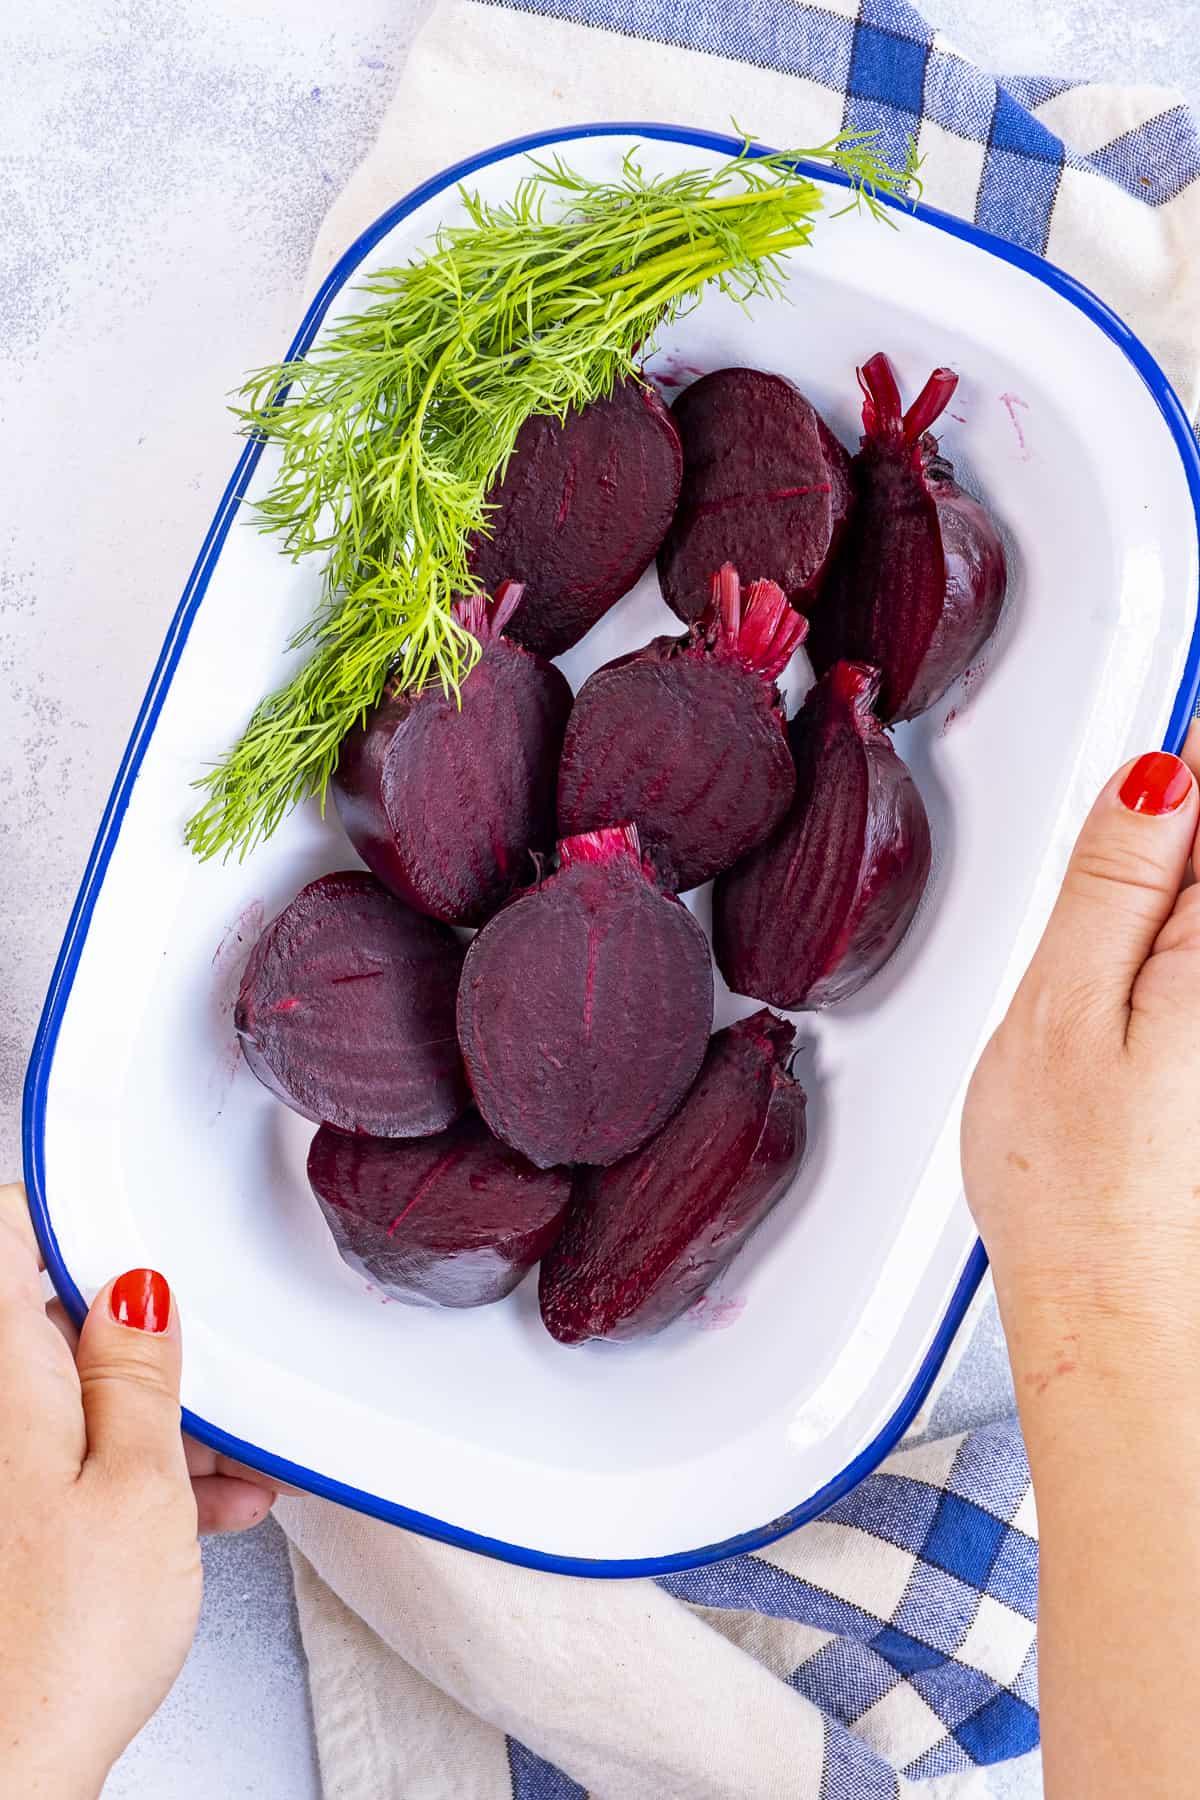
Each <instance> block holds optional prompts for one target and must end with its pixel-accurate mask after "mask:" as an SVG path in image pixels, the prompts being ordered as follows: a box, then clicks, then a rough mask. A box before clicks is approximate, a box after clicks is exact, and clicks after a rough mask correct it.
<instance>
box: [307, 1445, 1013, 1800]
mask: <svg viewBox="0 0 1200 1800" xmlns="http://www.w3.org/2000/svg"><path fill="white" fill-rule="evenodd" d="M276 1512H277V1516H278V1517H279V1519H280V1521H281V1523H282V1525H283V1527H284V1530H285V1531H286V1532H287V1533H288V1535H289V1537H290V1538H291V1540H292V1561H293V1568H294V1570H295V1575H296V1591H297V1599H298V1602H299V1610H300V1623H301V1628H302V1631H303V1634H304V1643H305V1649H306V1651H307V1654H308V1661H309V1674H310V1681H311V1684H312V1696H313V1714H314V1718H315V1721H316V1729H317V1741H318V1746H319V1749H320V1756H321V1766H322V1771H323V1774H324V1779H325V1791H326V1794H327V1796H328V1800H385V1797H386V1800H391V1797H392V1796H395V1797H396V1800H588V1797H589V1796H591V1800H684V1797H685V1796H686V1797H687V1800H776V1797H778V1800H783V1797H784V1796H786V1797H787V1800H896V1797H897V1796H899V1795H906V1796H907V1795H909V1794H912V1793H915V1792H917V1791H920V1792H921V1793H922V1794H929V1795H936V1796H938V1797H939V1800H948V1797H949V1796H950V1795H953V1796H954V1797H955V1800H962V1797H964V1796H967V1795H983V1794H986V1793H987V1792H988V1791H989V1790H988V1787H987V1778H986V1772H985V1771H986V1766H987V1765H990V1764H993V1763H996V1762H998V1761H1000V1760H1001V1759H1003V1758H1008V1757H1013V1756H1019V1755H1021V1754H1022V1753H1023V1752H1025V1751H1027V1750H1031V1749H1032V1748H1033V1747H1034V1746H1035V1745H1036V1743H1037V1740H1038V1716H1037V1649H1036V1643H1035V1635H1034V1613H1035V1607H1036V1594H1037V1540H1036V1529H1037V1527H1036V1522H1035V1517H1034V1510H1033V1499H1032V1493H1031V1489H1030V1483H1029V1472H1028V1469H1027V1467H1026V1464H1025V1456H1024V1452H1023V1449H1022V1447H1021V1441H1020V1437H1019V1435H1018V1432H1017V1428H1016V1426H1015V1424H1014V1423H1013V1422H1011V1421H1006V1422H1004V1423H1002V1424H999V1425H995V1426H991V1427H988V1428H985V1429H981V1430H978V1431H974V1432H971V1433H970V1434H968V1435H967V1436H965V1437H959V1438H945V1439H941V1440H939V1441H936V1442H933V1443H929V1444H924V1445H919V1446H916V1447H914V1448H909V1449H905V1450H902V1451H900V1452H899V1453H898V1454H896V1455H894V1456H893V1457H891V1458H890V1459H889V1461H888V1462H887V1463H885V1464H884V1465H883V1467H882V1468H881V1469H880V1470H879V1471H878V1473H876V1474H875V1475H872V1476H870V1477H869V1478H868V1479H867V1480H866V1481H865V1482H863V1483H862V1485H861V1486H860V1487H858V1488H857V1489H855V1491H854V1492H853V1493H852V1494H850V1495H849V1496H848V1497H847V1498H846V1499H844V1500H842V1501H840V1502H839V1503H838V1504H837V1505H836V1506H835V1507H833V1508H832V1510H831V1511H830V1512H828V1513H827V1514H826V1515H825V1516H824V1518H822V1519H820V1520H818V1521H817V1522H816V1523H815V1524H812V1525H806V1526H805V1527H804V1528H803V1530H801V1531H797V1532H795V1533H793V1534H792V1536H790V1537H788V1538H784V1539H783V1540H781V1541H780V1542H779V1543H778V1544H774V1545H772V1546H771V1547H770V1548H769V1549H767V1550H764V1551H760V1552H754V1553H753V1554H751V1555H748V1556H739V1557H734V1558H732V1559H730V1560H729V1561H727V1562H723V1563H717V1564H714V1565H713V1566H712V1567H711V1568H707V1569H696V1570H691V1571H688V1572H686V1573H684V1574H679V1575H672V1576H669V1577H667V1578H665V1579H663V1580H661V1581H659V1582H656V1583H652V1582H649V1581H637V1582H624V1583H615V1582H598V1581H596V1582H589V1581H579V1580H574V1579H572V1578H570V1577H567V1576H556V1575H536V1574H531V1573H529V1572H528V1571H526V1570H522V1569H514V1568H508V1567H506V1566H504V1565H500V1564H493V1563H486V1562H483V1561H481V1560H480V1559H479V1558H477V1557H472V1556H470V1555H468V1554H466V1553H465V1552H463V1551H458V1550H453V1549H450V1548H448V1547H447V1546H445V1545H442V1544H435V1543H430V1542H428V1541H426V1540H424V1539H421V1538H414V1537H408V1536H406V1535H404V1534H403V1533H400V1532H397V1531H394V1530H393V1529H392V1528H390V1527H389V1526H386V1525H383V1524H380V1523H377V1522H375V1521H372V1520H366V1519H360V1518H356V1517H354V1516H353V1515H351V1514H349V1513H343V1512H340V1511H339V1510H338V1509H337V1508H335V1507H331V1506H324V1505H320V1504H318V1503H316V1502H313V1501H305V1500H283V1501H280V1502H279V1505H278V1507H277V1509H276ZM914 1783H922V1784H923V1783H930V1784H931V1785H929V1786H922V1787H921V1788H920V1789H919V1790H917V1789H916V1788H915V1787H914V1786H913V1784H914Z"/></svg>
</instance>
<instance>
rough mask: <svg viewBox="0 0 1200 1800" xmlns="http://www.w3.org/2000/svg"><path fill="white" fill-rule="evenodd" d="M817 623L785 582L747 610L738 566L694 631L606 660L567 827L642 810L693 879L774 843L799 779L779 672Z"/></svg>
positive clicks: (659, 845) (672, 860)
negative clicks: (791, 600)
mask: <svg viewBox="0 0 1200 1800" xmlns="http://www.w3.org/2000/svg"><path fill="white" fill-rule="evenodd" d="M807 629H808V627H807V624H806V622H805V621H804V620H803V619H802V618H801V617H800V615H799V614H798V613H796V612H793V610H792V608H791V607H790V606H789V605H788V603H787V598H786V596H785V595H784V593H783V590H782V588H778V587H776V585H775V583H774V582H773V581H756V582H755V583H754V585H753V586H752V587H751V589H750V592H749V594H748V595H747V597H746V603H745V606H744V607H743V605H742V601H741V588H740V584H739V582H738V578H737V574H736V572H735V570H734V568H733V566H732V564H728V563H727V564H726V565H725V567H724V568H723V569H722V570H721V571H720V573H719V574H718V575H715V576H714V577H713V581H712V598H711V600H710V601H709V604H708V607H707V608H706V610H705V611H704V612H703V613H702V614H701V616H700V618H699V619H698V620H697V622H696V624H695V625H694V626H693V627H692V630H691V631H690V633H689V634H688V636H687V637H683V638H667V637H661V638H655V640H654V642H653V643H651V644H647V645H646V648H645V649H644V650H635V651H634V653H633V654H632V655H631V656H622V657H618V659H617V660H616V661H615V662H610V663H606V664H605V666H604V667H603V668H602V669H597V670H596V673H595V674H594V675H592V676H591V677H590V678H589V679H588V680H587V681H585V682H584V684H583V686H582V688H580V690H579V694H578V696H577V698H576V701H575V706H574V709H573V710H572V713H571V719H570V723H569V724H568V726H567V735H566V740H565V742H564V745H563V755H562V763H561V765H560V767H559V772H558V828H559V830H560V832H562V834H563V836H564V837H566V836H571V835H574V834H575V833H577V832H582V831H591V830H594V829H595V828H596V827H597V826H601V825H609V824H611V823H612V821H613V820H614V819H635V820H636V821H637V826H638V831H639V833H640V835H641V838H642V840H643V842H644V843H646V844H647V845H648V846H649V847H651V848H652V849H653V852H654V856H655V861H656V863H659V864H660V865H661V866H662V867H664V868H668V869H669V870H670V871H671V876H672V879H673V880H674V882H675V884H676V885H677V886H678V887H680V888H692V887H698V886H699V884H700V883H701V882H702V881H709V880H711V879H712V877H713V876H714V875H715V874H717V872H718V871H719V870H721V869H725V868H728V867H729V864H730V863H732V862H736V861H737V859H738V857H739V856H744V855H745V853H746V851H747V850H752V849H753V848H754V846H755V844H760V843H761V842H762V840H763V839H764V838H765V837H767V836H768V835H769V834H770V833H771V832H772V831H773V830H774V828H775V826H776V825H777V824H778V823H779V821H780V819H781V818H782V817H783V815H784V813H785V812H786V811H787V809H788V805H789V803H790V801H791V798H792V794H793V792H794V790H795V786H796V774H795V769H794V766H793V763H792V755H791V751H790V750H789V749H788V745H787V735H786V726H785V723H784V716H783V702H782V700H781V699H780V694H779V689H778V688H777V687H776V685H775V680H776V677H777V676H778V675H779V674H780V673H781V671H782V670H783V668H784V666H785V664H786V663H787V661H788V658H789V657H790V656H791V654H792V651H793V650H794V649H795V647H796V645H797V644H800V643H803V641H804V634H805V632H806V630H807Z"/></svg>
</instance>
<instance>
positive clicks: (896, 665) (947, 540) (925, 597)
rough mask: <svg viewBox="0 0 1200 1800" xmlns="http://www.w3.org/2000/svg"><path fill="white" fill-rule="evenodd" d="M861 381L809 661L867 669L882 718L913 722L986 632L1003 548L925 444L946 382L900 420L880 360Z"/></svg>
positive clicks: (945, 396) (948, 377)
mask: <svg viewBox="0 0 1200 1800" xmlns="http://www.w3.org/2000/svg"><path fill="white" fill-rule="evenodd" d="M858 379H859V383H860V385H861V387H862V390H863V393H864V395H865V396H866V398H865V400H864V402H863V425H864V427H865V431H864V436H863V440H862V449H861V450H860V451H859V453H858V455H857V456H856V457H855V459H854V485H855V489H856V493H857V500H856V503H855V508H854V514H853V517H852V519H851V522H850V527H849V530H848V531H847V533H846V537H845V541H844V543H843V545H842V548H841V550H840V552H839V554H838V556H837V558H836V560H835V562H834V566H833V569H832V571H831V573H830V577H829V582H828V584H827V587H826V591H825V598H824V600H823V602H822V604H821V606H820V607H819V609H818V611H817V613H816V616H815V618H814V621H813V632H812V637H811V638H810V640H809V646H808V648H809V655H810V656H811V657H812V660H813V666H814V668H816V670H817V671H818V673H820V672H822V671H823V670H825V669H827V668H829V667H830V666H831V665H832V664H833V663H835V662H837V661H838V660H839V659H840V658H845V657H850V658H853V659H855V660H856V661H860V662H866V663H870V664H871V665H872V666H873V667H874V668H877V669H879V670H880V672H881V675H882V683H881V687H880V694H879V714H880V717H881V718H882V719H884V720H885V721H888V720H894V719H911V718H914V717H915V716H916V714H917V713H919V712H924V711H925V708H926V707H927V706H932V705H933V703H934V701H935V700H940V699H941V697H942V695H943V694H944V693H945V691H946V689H947V688H948V687H949V686H950V683H951V682H952V681H955V680H957V678H958V677H959V676H960V675H961V674H962V673H963V671H964V669H966V667H967V666H968V664H969V663H970V661H971V659H972V657H973V656H975V655H976V653H977V652H978V651H979V649H980V648H981V647H982V645H983V644H984V643H985V642H986V641H987V639H988V638H989V637H990V636H991V634H992V632H993V631H994V630H995V628H996V621H997V619H998V618H999V617H1000V609H1001V607H1002V606H1003V604H1004V589H1005V585H1006V582H1007V571H1006V569H1005V562H1004V546H1003V544H1002V543H1001V542H1000V536H999V533H998V532H997V530H996V527H995V525H994V524H993V523H992V521H991V519H990V518H989V517H988V515H987V513H986V512H985V511H984V509H983V507H982V506H980V504H979V502H978V501H977V500H972V498H971V496H970V495H969V494H964V493H963V491H962V489H961V488H960V487H959V486H958V483H957V482H956V481H955V479H954V469H953V467H952V465H951V464H950V463H948V462H947V461H946V460H945V458H944V457H942V456H941V455H939V453H938V446H937V441H936V439H935V438H933V437H931V436H930V435H929V427H930V426H931V425H932V424H933V422H934V420H935V419H936V418H938V416H939V415H940V414H941V412H942V410H943V409H944V407H945V406H946V404H947V402H948V401H949V399H950V396H951V394H952V393H953V392H954V390H955V388H956V386H957V385H958V376H957V375H956V374H955V373H954V371H953V370H952V369H935V370H934V371H933V374H932V375H931V376H930V377H929V380H928V381H927V382H926V383H925V386H924V387H923V388H922V389H921V392H920V393H919V394H918V395H917V398H916V399H915V400H914V401H913V403H912V405H911V406H910V407H909V409H908V411H907V412H906V413H902V412H901V402H900V390H899V388H898V387H897V385H896V377H895V374H894V373H893V370H892V365H891V363H890V362H889V361H888V359H887V357H886V356H884V355H882V353H881V354H880V355H878V356H873V357H872V358H871V360H870V362H868V363H866V364H864V366H863V367H862V368H861V369H860V370H859V371H858Z"/></svg>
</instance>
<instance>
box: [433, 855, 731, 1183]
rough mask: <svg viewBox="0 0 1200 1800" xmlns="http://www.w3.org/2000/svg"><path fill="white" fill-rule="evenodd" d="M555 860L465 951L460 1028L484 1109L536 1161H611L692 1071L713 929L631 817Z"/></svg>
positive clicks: (667, 1106)
mask: <svg viewBox="0 0 1200 1800" xmlns="http://www.w3.org/2000/svg"><path fill="white" fill-rule="evenodd" d="M559 858H560V861H559V868H558V870H557V872H556V873H555V874H553V875H550V876H548V877H547V878H546V879H545V880H544V881H542V882H541V883H540V884H539V885H538V886H537V887H535V888H530V889H529V891H528V892H527V893H524V894H518V896H517V897H516V899H515V900H511V901H510V902H509V904H508V905H507V906H506V907H505V908H504V909H503V911H502V912H498V913H497V914H496V916H495V918H494V919H492V920H491V921H490V922H489V923H488V924H487V925H485V926H484V928H483V930H482V931H481V932H480V933H479V936H478V937H477V938H476V939H475V940H474V942H473V943H472V945H471V948H470V949H469V950H468V951H467V960H466V963H465V965H464V967H463V974H462V982H461V984H460V986H459V990H458V1036H459V1042H460V1043H461V1045H462V1051H463V1057H464V1059H465V1061H466V1065H467V1074H468V1076H469V1077H470V1082H471V1087H472V1089H473V1090H474V1094H475V1100H476V1103H477V1105H478V1107H479V1110H480V1112H481V1113H482V1114H483V1116H484V1118H485V1119H486V1120H487V1122H488V1124H489V1125H490V1126H491V1128H492V1130H493V1131H494V1132H495V1133H496V1135H497V1137H500V1138H503V1139H504V1141H505V1143H506V1144H511V1145H512V1146H513V1148H514V1149H515V1150H519V1151H521V1152H522V1154H523V1155H525V1156H527V1157H528V1158H529V1159H530V1161H531V1162H534V1163H536V1164H537V1165H538V1167H539V1168H543V1169H545V1168H550V1167H552V1166H553V1165H554V1164H556V1163H577V1162H579V1163H612V1162H616V1161H617V1159H618V1157H621V1156H625V1155H627V1154H628V1153H629V1151H631V1150H635V1149H636V1148H637V1147H638V1145H639V1144H644V1143H645V1141H646V1139H647V1138H649V1137H652V1136H653V1135H654V1133H655V1132H656V1131H658V1130H659V1129H660V1127H661V1126H663V1125H664V1124H665V1123H666V1121H667V1120H668V1119H669V1118H670V1116H671V1114H672V1113H673V1112H674V1110H675V1108H676V1107H677V1106H678V1105H679V1102H680V1101H681V1100H682V1099H683V1097H684V1095H685V1094H686V1093H687V1091H688V1088H689V1087H690V1086H691V1084H692V1082H693V1080H694V1079H695V1075H696V1071H697V1069H698V1068H699V1067H700V1063H701V1059H702V1058H703V1056H704V1047H705V1045H706V1043H707V1041H708V1034H709V1031H710V1029H711V1026H712V1004H713V993H712V989H713V983H712V963H711V960H710V958H709V953H708V944H707V942H706V940H705V936H704V932H703V931H702V930H701V928H700V926H699V925H698V924H697V923H696V921H695V919H694V918H693V917H692V915H691V913H690V912H688V910H687V908H686V907H685V906H681V905H680V903H679V901H678V900H676V899H675V897H674V896H673V895H670V894H664V893H663V892H662V890H661V888H660V887H659V886H658V881H657V878H656V876H655V873H654V870H653V869H652V868H651V867H650V865H649V864H648V863H647V862H645V861H644V860H643V857H642V853H641V847H640V845H639V842H638V834H637V831H636V829H635V828H634V827H633V826H632V825H618V826H615V827H613V828H611V829H608V830H604V831H592V832H587V833H586V834H584V835H583V836H581V837H574V838H567V839H565V840H564V842H563V843H561V844H560V845H559Z"/></svg>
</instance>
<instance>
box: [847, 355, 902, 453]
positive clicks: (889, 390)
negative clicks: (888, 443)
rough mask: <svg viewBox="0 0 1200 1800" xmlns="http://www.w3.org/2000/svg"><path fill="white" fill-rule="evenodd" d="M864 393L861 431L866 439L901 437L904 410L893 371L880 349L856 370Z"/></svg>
mask: <svg viewBox="0 0 1200 1800" xmlns="http://www.w3.org/2000/svg"><path fill="white" fill-rule="evenodd" d="M857 374H858V385H859V387H860V388H861V389H862V391H863V413H862V418H863V430H864V431H865V432H866V434H867V436H868V437H900V436H901V435H902V433H903V430H904V409H903V406H902V405H901V401H900V389H899V386H898V385H897V382H896V372H895V370H894V369H893V368H892V365H891V363H890V362H889V360H888V358H887V356H886V355H885V354H884V352H883V351H882V350H877V351H876V352H875V355H874V356H872V357H871V358H870V360H869V361H867V362H865V363H864V364H863V365H862V368H861V369H859V370H858V371H857Z"/></svg>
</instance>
